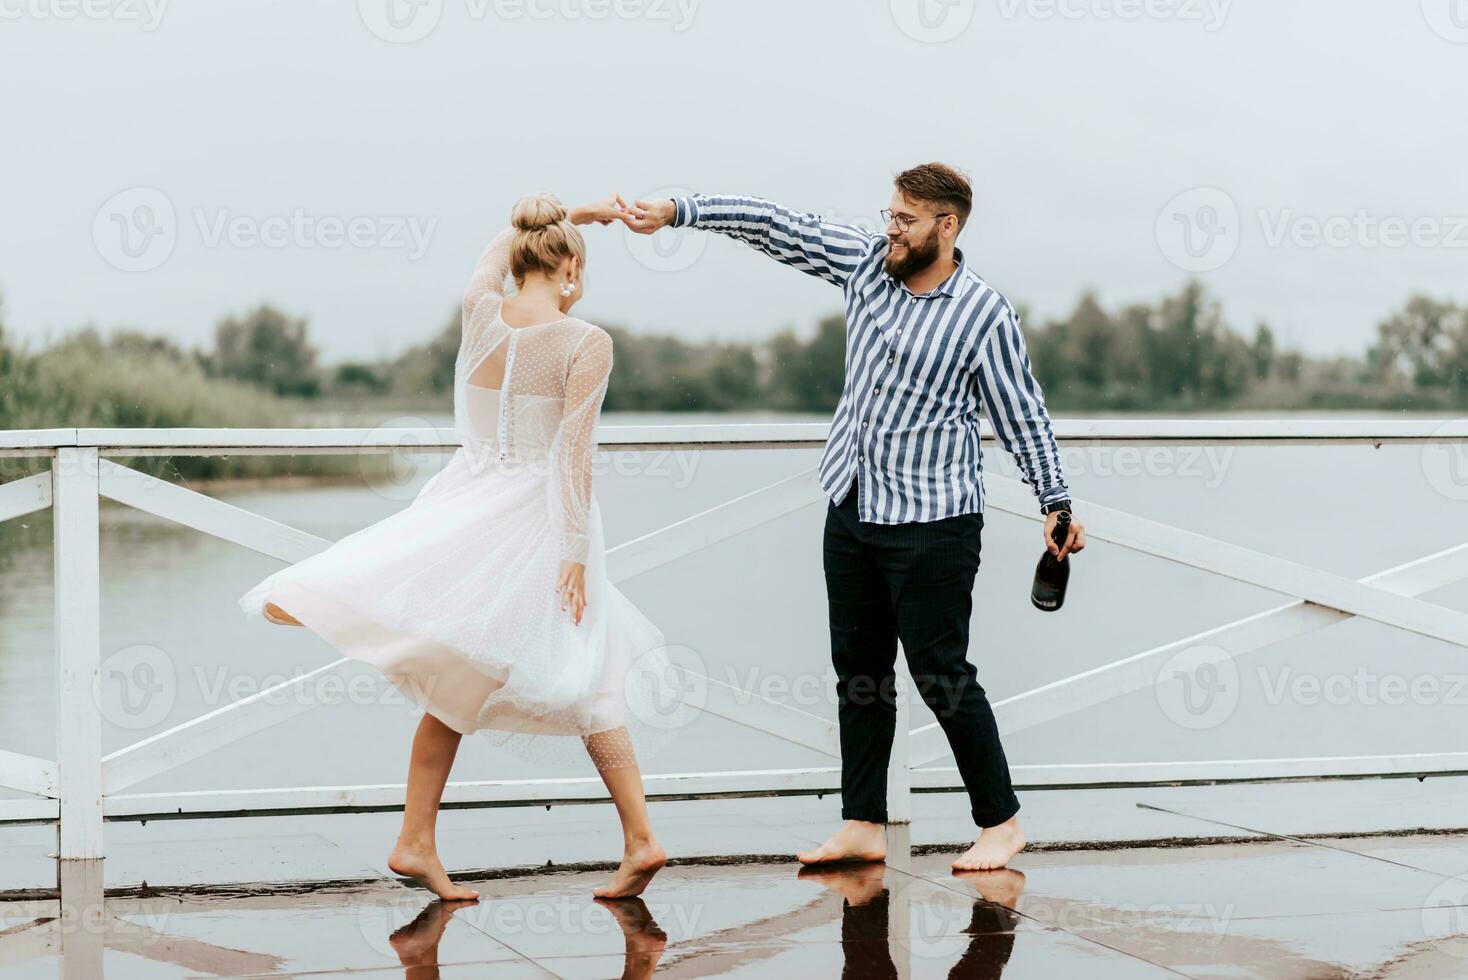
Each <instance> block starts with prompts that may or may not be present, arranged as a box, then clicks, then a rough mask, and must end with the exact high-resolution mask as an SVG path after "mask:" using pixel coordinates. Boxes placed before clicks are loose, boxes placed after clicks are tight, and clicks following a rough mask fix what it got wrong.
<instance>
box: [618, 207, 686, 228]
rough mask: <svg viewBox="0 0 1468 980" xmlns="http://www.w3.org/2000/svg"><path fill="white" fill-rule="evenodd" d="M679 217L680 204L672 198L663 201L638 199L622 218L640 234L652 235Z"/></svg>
mask: <svg viewBox="0 0 1468 980" xmlns="http://www.w3.org/2000/svg"><path fill="white" fill-rule="evenodd" d="M676 217H678V206H677V205H676V204H674V203H673V202H672V200H671V199H667V200H662V201H638V202H637V203H636V204H634V205H633V206H632V207H631V208H630V209H629V210H628V211H627V214H626V215H625V216H624V217H623V218H622V220H623V221H625V222H626V223H627V227H628V228H631V229H632V230H633V231H635V232H637V233H638V234H639V235H651V234H652V233H653V232H655V231H657V230H658V229H659V228H666V227H667V226H668V225H671V224H672V223H673V219H674V218H676Z"/></svg>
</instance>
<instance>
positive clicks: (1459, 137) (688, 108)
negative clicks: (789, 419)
mask: <svg viewBox="0 0 1468 980" xmlns="http://www.w3.org/2000/svg"><path fill="white" fill-rule="evenodd" d="M1455 5H1456V7H1455ZM0 78H3V81H4V83H5V85H4V91H5V93H6V98H5V103H6V104H5V112H4V116H3V122H4V135H5V149H4V153H3V156H0V160H3V164H0V165H3V168H4V179H3V181H0V229H3V230H0V293H3V296H4V300H5V320H6V322H7V324H8V325H9V328H10V329H11V331H12V332H13V333H16V334H19V335H21V336H23V337H27V338H34V340H35V341H37V342H39V341H40V340H41V339H42V338H43V337H44V336H45V335H46V334H47V333H48V332H49V333H50V334H51V335H53V336H54V335H56V334H59V333H60V332H62V331H65V330H67V329H70V328H72V327H75V326H79V325H82V324H87V323H90V324H94V325H96V326H98V327H100V328H103V329H104V330H105V329H111V328H114V327H124V326H128V327H138V328H142V329H145V330H149V331H152V332H157V333H161V334H166V335H168V336H170V337H172V338H175V339H176V340H178V341H179V342H181V343H183V344H186V345H196V344H198V345H202V344H207V343H208V342H209V338H210V335H211V333H212V329H213V325H214V324H215V322H216V321H217V320H218V319H219V318H220V317H221V316H223V315H225V314H229V313H239V312H243V311H244V310H246V309H248V308H249V307H251V306H252V305H254V304H256V303H260V302H262V301H268V302H270V303H273V304H276V305H278V306H279V307H281V308H283V309H284V310H286V311H288V312H290V313H292V314H295V315H300V316H305V317H307V318H308V319H309V321H310V324H311V335H312V337H313V339H314V341H315V343H316V344H317V345H318V346H319V347H320V348H321V351H322V355H323V359H324V360H325V361H326V362H328V363H332V362H336V361H340V360H342V359H346V358H358V357H376V356H387V355H391V354H395V353H397V352H399V351H400V350H402V349H403V348H404V347H406V346H408V345H409V344H412V343H417V342H421V341H422V340H424V339H426V338H427V337H428V336H430V335H431V334H432V333H434V332H435V331H437V330H438V329H439V328H440V327H441V326H442V325H443V324H444V323H445V322H446V321H447V318H448V315H449V314H450V312H451V311H452V310H453V309H454V307H455V305H456V303H457V302H458V299H459V297H460V295H461V290H462V287H463V284H464V282H465V280H466V279H467V277H468V274H469V271H470V269H471V267H472V265H473V263H474V260H475V258H476V257H477V256H478V254H479V252H480V250H481V248H482V247H483V245H484V243H485V242H486V241H487V240H488V239H489V238H490V237H491V236H492V235H493V234H494V233H495V232H496V231H498V230H499V229H500V228H501V227H502V226H504V225H505V224H506V223H507V221H508V216H509V212H510V207H511V205H512V204H513V202H514V201H515V199H516V198H517V197H519V196H520V195H522V194H525V193H528V192H531V191H536V190H549V191H552V192H554V193H556V194H558V195H559V196H561V197H562V199H563V200H565V201H567V202H568V203H576V202H579V201H581V200H583V199H588V198H592V197H597V196H601V195H604V194H607V193H609V192H612V191H619V192H621V193H623V194H624V195H627V196H629V197H631V196H640V195H645V194H648V193H651V192H653V191H656V190H659V189H663V188H669V187H676V188H687V189H692V190H698V191H704V192H709V193H719V192H723V193H744V194H756V195H760V196H764V197H769V198H772V199H774V200H777V201H779V202H781V203H783V204H787V205H789V206H792V207H796V208H799V209H801V210H807V211H816V212H819V213H822V214H825V215H826V216H827V217H830V218H832V219H834V220H842V221H851V222H872V221H875V220H876V212H877V211H878V210H879V209H880V208H882V207H883V206H885V204H886V203H887V199H888V196H889V194H890V191H891V177H892V174H893V173H894V172H896V171H897V170H899V169H901V168H903V167H905V166H908V165H911V164H914V163H918V162H922V161H926V160H930V159H940V160H943V161H946V162H948V163H951V164H954V165H957V166H959V167H961V168H963V169H965V170H967V171H968V172H969V174H970V175H971V176H972V178H973V180H974V185H975V197H976V200H975V209H974V215H973V217H972V218H971V220H970V222H969V225H968V227H967V229H966V230H965V232H964V235H963V238H962V239H961V244H963V246H964V247H965V250H966V252H967V254H968V255H969V256H970V259H971V261H972V262H973V263H974V264H975V265H976V267H977V269H978V270H979V272H980V273H981V274H982V275H983V276H984V277H985V278H986V279H987V280H988V281H989V282H990V283H991V284H993V285H994V286H995V287H996V288H998V289H999V290H1000V291H1002V292H1004V293H1005V294H1006V295H1008V296H1009V297H1010V298H1011V299H1012V300H1014V301H1015V302H1017V303H1021V304H1024V305H1026V306H1028V308H1029V309H1030V311H1031V322H1035V321H1038V320H1041V319H1043V318H1044V317H1047V316H1052V315H1058V314H1061V313H1063V312H1065V311H1066V310H1068V309H1069V308H1070V307H1071V306H1072V305H1073V304H1074V302H1075V300H1076V299H1077V297H1078V296H1079V295H1080V294H1081V292H1082V291H1083V290H1085V289H1095V290H1097V291H1098V292H1099V294H1100V295H1101V297H1102V299H1103V301H1104V302H1105V303H1107V304H1108V305H1116V304H1121V303H1125V302H1131V301H1150V300H1155V299H1157V298H1158V297H1160V296H1161V295H1163V294H1164V293H1167V292H1171V291H1175V290H1176V289H1177V288H1178V287H1179V286H1181V285H1182V283H1183V282H1184V281H1185V279H1186V277H1187V276H1188V275H1189V274H1190V270H1191V271H1193V272H1195V273H1196V274H1197V275H1199V276H1200V277H1201V278H1202V279H1203V280H1204V281H1205V283H1206V284H1207V286H1208V288H1209V289H1210V290H1212V291H1213V293H1214V294H1215V295H1216V296H1218V297H1219V298H1220V299H1221V300H1222V301H1223V303H1224V307H1225V312H1226V314H1227V316H1228V319H1229V321H1230V322H1231V323H1232V324H1233V325H1234V326H1235V327H1237V328H1239V329H1242V330H1250V329H1252V327H1253V324H1254V322H1255V321H1256V320H1259V319H1264V320H1267V321H1268V322H1269V323H1270V324H1272V325H1273V326H1274V327H1275V329H1276V332H1277V333H1278V334H1279V335H1280V336H1281V337H1282V339H1283V340H1284V342H1285V343H1287V344H1292V345H1297V346H1300V347H1303V348H1305V349H1306V350H1308V351H1311V352H1313V353H1327V352H1342V353H1347V352H1348V353H1358V352H1359V351H1361V350H1362V349H1363V348H1364V346H1365V345H1366V343H1368V342H1369V340H1370V339H1371V337H1372V336H1373V334H1374V329H1375V324H1376V323H1377V321H1378V320H1379V319H1381V318H1382V317H1383V316H1385V315H1386V314H1387V313H1389V312H1390V311H1391V310H1393V309H1394V308H1396V307H1398V306H1400V305H1401V304H1402V303H1403V302H1404V301H1405V299H1406V298H1407V296H1408V295H1409V294H1410V293H1411V292H1413V291H1419V290H1420V291H1425V292H1428V293H1430V294H1433V295H1435V296H1438V297H1441V298H1450V299H1454V300H1457V301H1460V302H1461V301H1465V300H1468V275H1465V271H1468V218H1465V216H1468V193H1465V191H1468V152H1465V150H1468V145H1465V139H1464V123H1463V119H1464V113H1463V107H1462V100H1463V96H1464V89H1465V85H1464V83H1465V81H1468V2H1465V0H1393V2H1390V3H1384V2H1378V3H1354V2H1352V3H1345V2H1341V0H1272V2H1269V0H1236V2H1228V0H981V2H977V3H976V2H974V0H843V2H837V0H823V2H814V0H800V2H796V0H737V2H736V0H702V2H699V0H360V2H355V0H279V2H266V0H191V2H183V0H176V2H173V3H168V2H167V0H0ZM587 234H588V239H589V242H590V256H589V264H588V265H589V268H588V272H589V275H588V280H587V291H586V298H585V299H584V300H583V301H582V303H581V305H580V306H578V308H577V312H578V313H579V314H580V315H582V316H585V317H586V318H588V319H591V320H594V321H596V322H600V323H604V324H608V325H621V326H626V327H629V328H631V329H635V330H640V331H659V332H672V333H676V334H678V335H680V336H684V337H686V338H689V339H692V340H697V339H702V338H708V337H721V338H757V337H762V336H766V335H768V334H769V333H771V332H773V331H774V330H776V329H778V328H780V327H782V326H787V325H789V326H795V327H796V328H797V329H799V330H802V331H808V330H809V329H810V328H811V325H812V324H813V322H814V320H815V318H816V317H817V316H819V315H821V314H824V313H827V312H830V311H832V310H835V309H837V308H838V305H839V300H840V297H839V294H838V292H837V291H836V290H835V289H834V288H833V287H830V286H828V285H826V284H824V283H822V282H820V281H819V280H816V279H812V278H808V277H806V276H803V275H801V274H800V273H797V272H795V271H793V270H790V269H787V268H784V267H781V266H778V265H776V264H775V263H774V262H772V261H770V260H768V259H765V258H763V257H762V256H759V255H757V254H756V253H754V252H753V251H751V250H749V249H748V248H747V247H745V246H743V245H739V244H737V243H733V242H730V241H727V240H723V239H713V238H712V236H699V237H697V238H688V237H686V236H685V237H683V238H676V237H675V238H672V239H671V240H669V241H664V242H660V243H659V247H658V248H657V249H656V250H649V249H648V248H646V246H650V245H651V243H650V242H649V241H648V240H646V239H638V240H635V241H629V239H628V236H627V235H626V233H625V231H624V230H623V229H619V228H611V229H602V228H591V229H588V231H587ZM664 234H670V233H664ZM639 246H643V248H641V249H640V250H639Z"/></svg>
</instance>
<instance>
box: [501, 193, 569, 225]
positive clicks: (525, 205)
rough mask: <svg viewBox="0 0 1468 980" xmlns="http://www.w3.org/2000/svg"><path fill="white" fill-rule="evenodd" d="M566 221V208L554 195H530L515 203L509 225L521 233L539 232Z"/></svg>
mask: <svg viewBox="0 0 1468 980" xmlns="http://www.w3.org/2000/svg"><path fill="white" fill-rule="evenodd" d="M565 220H566V208H565V205H563V204H561V202H560V201H559V200H557V198H556V196H555V195H554V194H530V195H528V196H526V197H522V198H520V200H518V201H516V202H515V210H513V211H512V212H510V223H511V224H513V225H514V226H515V227H516V228H519V229H520V230H521V231H539V230H540V229H542V228H549V227H550V226H551V225H554V224H559V223H560V222H562V221H565Z"/></svg>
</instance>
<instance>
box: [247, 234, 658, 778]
mask: <svg viewBox="0 0 1468 980" xmlns="http://www.w3.org/2000/svg"><path fill="white" fill-rule="evenodd" d="M512 237H513V230H512V229H511V230H506V231H505V232H503V233H501V234H500V235H499V236H497V237H496V238H495V239H494V241H492V242H491V243H490V245H489V246H488V248H486V249H485V251H484V254H483V255H482V256H481V257H480V260H479V263H478V265H477V266H476V268H475V272H474V276H473V278H472V279H471V280H470V283H469V288H468V290H467V291H466V293H465V297H464V319H463V334H462V339H461V343H460V347H459V353H458V357H457V360H456V361H455V366H454V427H455V430H456V432H457V433H458V436H459V439H460V442H461V446H460V448H458V449H457V450H455V451H454V454H453V456H452V458H451V459H450V460H449V462H448V463H447V464H446V465H445V466H444V468H443V469H442V470H440V471H439V472H438V473H437V474H435V475H434V476H433V478H432V479H430V480H429V481H428V483H427V484H425V485H424V487H423V488H422V489H421V490H420V491H419V492H418V494H417V496H415V497H414V499H413V500H412V502H411V503H409V504H408V506H407V507H405V508H404V509H403V510H401V511H398V512H397V513H395V514H393V515H391V516H389V517H387V518H385V519H383V520H381V521H379V522H378V523H376V524H373V525H370V526H368V527H366V528H363V529H362V530H360V531H357V532H354V533H352V534H349V535H347V536H346V537H344V538H342V539H341V540H340V541H337V542H336V543H335V544H333V545H331V546H330V547H328V548H326V549H325V550H323V551H321V552H319V553H317V554H315V555H312V556H311V557H310V558H307V559H305V560H304V561H301V562H298V563H296V564H294V565H291V566H289V567H287V568H283V569H281V570H279V571H277V572H275V573H274V574H272V575H270V576H269V577H268V578H266V579H265V580H264V581H262V582H260V583H259V584H258V585H256V586H255V587H254V588H252V589H250V590H249V591H248V592H247V593H246V594H245V595H244V596H242V597H241V598H240V600H239V602H240V606H241V608H243V609H244V610H245V612H246V613H247V614H249V615H252V616H253V615H258V616H262V617H263V616H264V607H265V604H266V603H267V602H272V603H274V604H276V605H277V606H279V607H280V608H281V609H284V610H285V611H286V612H288V613H290V614H291V615H292V616H294V617H295V618H296V619H297V620H299V621H300V622H301V623H302V624H303V625H305V626H307V627H309V628H310V629H311V630H312V631H313V632H315V633H317V634H318V635H319V636H321V637H322V638H323V639H324V640H326V641H327V642H328V643H330V644H331V645H332V646H334V647H336V648H337V649H338V650H340V651H341V652H342V653H343V654H345V655H346V656H348V657H352V658H355V659H358V660H363V661H366V662H368V663H371V664H374V665H375V666H377V667H378V668H379V669H380V670H382V671H383V673H385V674H386V675H387V676H388V677H389V678H390V679H391V680H392V682H393V683H394V684H396V685H397V687H398V688H399V689H400V690H401V691H402V692H403V693H404V695H405V696H407V697H408V698H409V699H410V700H411V701H413V702H414V703H416V704H417V705H419V706H420V707H421V708H423V709H424V710H425V711H427V712H430V713H431V714H433V715H434V716H435V717H437V718H438V719H440V720H441V721H442V722H443V723H444V724H446V725H447V726H449V727H450V728H452V729H454V730H455V731H458V732H462V733H468V732H475V731H482V732H484V733H485V734H486V735H487V736H488V737H489V738H490V739H491V740H492V741H494V742H496V743H498V744H499V745H501V746H503V747H505V748H508V749H511V750H513V751H516V753H517V754H519V755H522V756H524V757H526V758H530V759H534V760H536V761H554V762H564V761H571V759H572V757H573V756H579V757H580V758H581V759H585V757H586V752H585V749H584V748H583V747H582V746H581V744H580V743H579V742H577V741H576V740H574V739H568V738H565V737H564V736H570V735H577V736H582V737H583V738H584V737H586V736H589V735H592V734H595V733H597V732H604V731H611V730H613V729H616V728H618V727H620V726H626V727H627V729H628V732H629V734H630V735H632V737H633V742H634V744H635V745H636V747H637V751H638V754H639V755H640V756H643V757H644V758H645V757H646V756H647V755H650V754H652V753H653V752H655V751H656V749H657V748H660V747H661V746H663V745H665V744H667V742H668V741H670V740H671V739H672V737H673V735H674V733H673V732H672V731H671V729H670V728H669V726H668V724H667V723H666V722H667V719H669V718H670V717H673V715H672V714H671V713H670V712H671V711H672V710H673V709H676V707H677V702H678V701H679V700H680V696H681V688H682V685H681V684H679V683H677V681H676V679H675V677H674V676H673V673H672V670H671V667H670V664H669V661H668V658H667V655H666V651H665V647H664V638H663V635H662V633H661V632H660V631H659V629H658V628H657V627H656V626H654V625H653V624H652V623H651V622H650V621H649V620H648V619H647V618H646V617H645V616H644V615H643V614H642V612H641V611H640V610H639V609H638V608H637V607H636V606H634V605H633V604H632V602H631V601H630V600H628V599H627V597H626V596H625V595H624V594H623V593H622V592H621V590H619V589H618V588H617V587H616V586H615V585H614V584H613V583H612V582H611V581H609V580H608V578H607V575H606V554H605V543H604V537H603V531H602V523H601V511H600V508H599V506H598V504H597V501H596V498H595V496H594V495H593V493H592V486H591V483H592V481H591V468H592V454H593V452H594V450H595V448H596V428H597V423H598V420H599V418H600V414H601V405H602V401H603V398H604V397H605V394H606V389H607V379H608V377H609V375H610V372H611V365H612V341H611V337H610V336H609V335H608V334H607V333H606V331H604V330H602V329H601V328H600V327H597V326H595V325H593V324H591V323H588V322H586V321H584V320H580V319H577V318H575V317H565V318H563V319H560V320H555V321H551V322H547V323H543V324H538V325H532V326H528V327H510V326H509V325H507V324H506V323H505V322H504V320H503V319H502V318H501V317H500V307H501V302H502V300H503V298H504V283H505V278H506V275H507V274H508V269H509V247H510V241H511V239H512ZM471 378H472V379H473V380H472V381H471ZM567 559H570V560H575V561H579V562H582V563H584V564H585V566H586V576H585V577H586V609H585V613H584V615H583V617H582V620H581V623H580V624H579V625H577V624H575V623H573V622H572V620H571V617H570V613H569V611H563V610H562V609H561V594H560V593H559V592H558V591H557V585H558V583H559V581H560V571H561V566H562V563H563V561H565V560H567ZM544 736H562V737H559V738H545V737H544Z"/></svg>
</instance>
